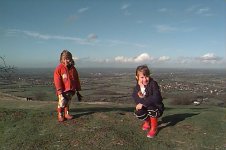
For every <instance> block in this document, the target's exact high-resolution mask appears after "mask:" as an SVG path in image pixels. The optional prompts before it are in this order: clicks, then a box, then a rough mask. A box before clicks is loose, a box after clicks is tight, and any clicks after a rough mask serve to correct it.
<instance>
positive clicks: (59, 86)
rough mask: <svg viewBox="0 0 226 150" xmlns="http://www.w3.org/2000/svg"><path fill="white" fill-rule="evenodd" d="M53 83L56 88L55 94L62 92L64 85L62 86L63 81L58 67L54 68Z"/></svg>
mask: <svg viewBox="0 0 226 150" xmlns="http://www.w3.org/2000/svg"><path fill="white" fill-rule="evenodd" d="M54 85H55V88H56V94H57V95H59V94H62V93H63V89H64V87H63V81H62V78H61V74H60V69H59V68H56V69H55V71H54Z"/></svg>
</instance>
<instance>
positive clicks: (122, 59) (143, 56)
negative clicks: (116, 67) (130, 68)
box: [114, 53, 153, 63]
mask: <svg viewBox="0 0 226 150" xmlns="http://www.w3.org/2000/svg"><path fill="white" fill-rule="evenodd" d="M114 60H115V62H120V63H142V62H147V61H151V60H153V58H152V57H150V56H149V55H148V54H147V53H142V54H140V55H139V56H136V57H129V58H128V57H124V56H117V57H115V59H114Z"/></svg>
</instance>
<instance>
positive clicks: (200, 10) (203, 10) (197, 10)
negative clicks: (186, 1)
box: [186, 5, 214, 16]
mask: <svg viewBox="0 0 226 150" xmlns="http://www.w3.org/2000/svg"><path fill="white" fill-rule="evenodd" d="M186 11H187V12H191V13H194V14H198V15H201V16H213V15H214V14H213V13H212V12H211V10H210V8H209V7H201V6H199V5H196V6H191V7H190V8H188V9H186Z"/></svg>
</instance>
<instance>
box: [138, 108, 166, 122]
mask: <svg viewBox="0 0 226 150" xmlns="http://www.w3.org/2000/svg"><path fill="white" fill-rule="evenodd" d="M162 113H163V112H162V111H160V110H159V109H158V108H157V107H154V106H149V107H142V109H139V110H135V112H134V114H135V116H136V117H137V118H138V119H141V120H146V119H147V118H148V117H155V118H159V117H161V116H162Z"/></svg>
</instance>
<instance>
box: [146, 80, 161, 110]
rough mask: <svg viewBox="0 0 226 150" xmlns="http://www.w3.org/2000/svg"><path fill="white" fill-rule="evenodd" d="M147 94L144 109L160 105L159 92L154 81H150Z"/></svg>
mask: <svg viewBox="0 0 226 150" xmlns="http://www.w3.org/2000/svg"><path fill="white" fill-rule="evenodd" d="M148 93H149V94H148V96H147V97H145V98H144V103H143V104H144V106H145V107H148V106H150V105H159V104H162V96H161V92H160V90H159V86H158V83H157V82H156V81H151V83H150V85H149V86H148Z"/></svg>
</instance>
